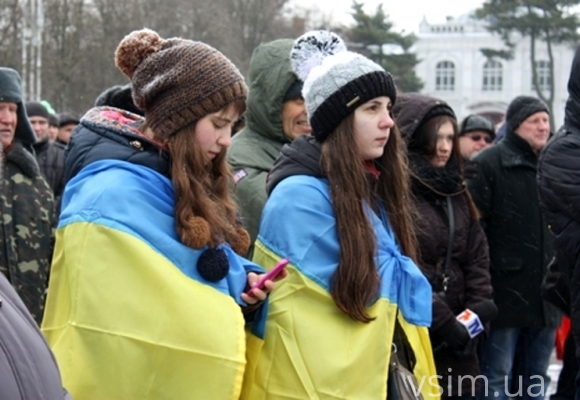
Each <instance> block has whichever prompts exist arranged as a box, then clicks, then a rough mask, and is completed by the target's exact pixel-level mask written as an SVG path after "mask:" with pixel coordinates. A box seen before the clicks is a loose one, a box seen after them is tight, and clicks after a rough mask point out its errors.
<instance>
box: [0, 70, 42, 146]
mask: <svg viewBox="0 0 580 400" xmlns="http://www.w3.org/2000/svg"><path fill="white" fill-rule="evenodd" d="M0 101H4V102H10V103H16V105H17V106H18V109H17V111H16V117H17V118H18V122H17V123H16V132H15V133H14V138H15V139H18V140H19V141H20V142H21V143H23V144H32V143H34V142H36V135H35V134H34V131H33V130H32V126H31V125H30V122H29V121H28V115H27V114H26V108H25V107H24V102H23V101H22V84H21V81H20V75H18V72H16V71H15V70H13V69H12V68H5V67H0Z"/></svg>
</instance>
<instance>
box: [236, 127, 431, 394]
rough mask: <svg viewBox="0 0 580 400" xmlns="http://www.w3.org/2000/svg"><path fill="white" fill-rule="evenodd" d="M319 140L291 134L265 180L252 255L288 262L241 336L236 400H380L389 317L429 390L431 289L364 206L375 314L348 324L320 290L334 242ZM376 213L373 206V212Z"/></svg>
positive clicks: (331, 266) (382, 220)
mask: <svg viewBox="0 0 580 400" xmlns="http://www.w3.org/2000/svg"><path fill="white" fill-rule="evenodd" d="M319 159H320V145H319V144H318V143H317V142H316V140H315V139H314V138H313V137H307V136H301V137H299V138H297V139H295V140H294V141H293V142H292V143H291V144H290V145H286V146H284V148H283V149H282V153H281V155H280V158H279V159H278V160H277V161H276V163H275V164H274V167H273V169H272V172H271V175H270V176H271V179H270V180H269V182H268V192H269V193H270V197H269V199H268V201H267V203H266V206H265V208H264V212H263V215H262V221H261V224H260V233H259V235H258V240H257V241H256V245H255V249H254V261H256V262H258V263H260V264H261V265H264V266H266V267H267V268H271V267H273V266H274V265H275V264H276V263H277V261H279V260H280V259H281V258H282V257H286V258H288V259H289V260H290V263H289V265H288V267H287V268H286V269H287V271H288V276H287V277H286V278H285V279H284V282H283V283H282V284H281V285H280V286H279V287H277V288H276V290H275V291H274V292H272V294H271V295H270V306H269V307H270V308H269V313H268V318H267V321H266V325H265V329H264V331H263V332H255V333H254V334H252V335H249V337H248V367H247V373H246V375H245V377H244V389H243V392H242V399H251V400H260V399H269V400H270V399H319V398H320V399H321V398H328V399H330V398H332V399H361V400H365V399H384V398H386V393H387V373H388V368H389V359H390V355H391V343H392V338H393V331H394V326H395V324H394V321H395V318H397V315H398V319H399V321H400V323H401V325H402V327H403V329H404V331H405V333H406V334H407V338H408V339H409V342H410V345H411V347H412V349H413V350H414V353H415V357H416V360H417V363H416V365H415V369H414V373H415V375H416V376H417V378H418V381H419V382H423V383H424V384H423V385H422V387H421V390H422V394H423V396H425V398H427V396H433V397H435V398H436V397H438V395H437V393H438V392H437V389H438V388H437V387H434V386H432V384H433V383H432V382H428V381H427V379H428V377H430V376H433V375H435V370H434V365H433V359H432V355H431V346H430V343H429V337H428V332H427V328H426V327H427V326H428V325H429V324H430V322H431V310H430V302H431V289H430V286H429V284H428V282H427V280H426V279H425V278H424V277H423V275H422V274H421V272H420V271H419V269H418V268H417V267H416V265H415V264H414V263H413V262H412V261H411V260H410V259H409V258H407V257H405V256H403V255H402V254H401V252H400V250H399V247H398V245H397V243H396V239H395V238H394V234H393V232H392V230H391V228H390V226H389V224H388V222H387V220H386V216H382V217H381V216H379V215H378V214H376V213H374V212H373V211H372V210H371V209H370V208H369V209H367V210H368V218H369V221H370V223H371V226H372V228H373V230H374V232H375V235H376V238H377V254H376V267H377V273H378V274H379V276H380V278H381V285H380V289H379V290H380V295H379V298H378V299H377V300H376V302H374V304H372V305H370V306H369V313H370V314H371V315H373V316H375V317H376V319H375V320H373V321H371V322H370V323H368V324H365V323H362V322H355V321H353V320H352V319H351V318H350V317H348V316H347V315H346V314H344V313H343V312H342V311H340V310H339V309H338V307H337V306H336V304H335V303H334V301H333V299H332V297H331V295H330V292H329V290H330V285H331V283H330V282H331V279H332V276H333V274H334V272H335V271H336V268H337V266H338V262H339V257H340V244H339V240H338V236H337V230H336V220H335V217H334V211H333V207H332V203H331V199H330V190H329V184H328V181H327V179H326V178H325V177H324V174H323V173H322V172H321V170H320V167H318V165H319ZM381 214H382V213H381Z"/></svg>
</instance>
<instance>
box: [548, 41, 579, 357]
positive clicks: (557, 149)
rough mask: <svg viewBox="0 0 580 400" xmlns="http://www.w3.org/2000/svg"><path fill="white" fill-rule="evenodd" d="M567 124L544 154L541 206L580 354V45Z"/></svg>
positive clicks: (573, 74)
mask: <svg viewBox="0 0 580 400" xmlns="http://www.w3.org/2000/svg"><path fill="white" fill-rule="evenodd" d="M568 93H569V97H568V101H567V102H566V110H565V119H564V126H563V127H562V128H561V129H560V130H559V131H558V132H557V133H556V135H554V137H552V138H551V139H550V141H549V142H548V143H547V144H546V146H545V147H544V148H543V149H542V151H541V153H540V159H539V164H538V189H539V193H540V205H541V206H542V209H543V210H544V212H545V215H546V221H547V222H548V223H549V224H550V230H551V231H552V233H553V234H554V237H555V247H556V262H557V265H558V270H559V271H560V272H562V273H564V274H565V275H566V277H567V278H569V279H570V288H571V289H572V290H571V293H570V295H571V298H570V304H571V308H572V310H571V318H572V333H573V334H574V339H575V342H576V349H577V350H576V351H577V356H580V47H579V48H577V49H576V55H575V57H574V61H573V62H572V69H571V72H570V79H569V81H568Z"/></svg>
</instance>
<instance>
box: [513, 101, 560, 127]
mask: <svg viewBox="0 0 580 400" xmlns="http://www.w3.org/2000/svg"><path fill="white" fill-rule="evenodd" d="M541 111H544V112H547V113H548V114H550V110H549V109H548V106H547V105H546V103H544V102H543V101H542V100H540V99H538V98H536V97H532V96H518V97H516V98H515V99H513V100H512V102H511V103H510V104H509V106H508V109H507V112H506V116H505V121H506V128H507V130H508V131H511V132H513V131H515V130H516V129H517V128H518V126H520V124H521V123H522V122H524V121H525V120H526V119H527V118H528V117H529V116H530V115H532V114H535V113H537V112H541Z"/></svg>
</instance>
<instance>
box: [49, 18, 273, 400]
mask: <svg viewBox="0 0 580 400" xmlns="http://www.w3.org/2000/svg"><path fill="white" fill-rule="evenodd" d="M115 61H116V64H117V66H118V67H119V69H120V70H121V71H122V72H123V73H125V74H126V75H127V76H128V77H129V78H130V79H131V84H132V93H133V99H134V101H135V104H136V106H137V107H139V108H140V109H142V110H143V111H144V114H145V117H144V118H143V117H141V116H140V115H136V114H132V113H130V112H128V111H124V110H121V109H117V108H111V107H97V108H93V109H91V110H90V111H89V112H88V113H87V114H86V115H85V116H84V117H83V119H82V121H81V123H80V125H79V127H77V129H76V130H75V132H74V133H73V135H72V138H71V141H70V143H69V146H68V155H67V159H66V166H65V169H66V177H67V180H68V183H67V185H66V189H65V192H64V197H63V204H62V213H61V216H60V221H59V226H58V231H57V235H56V250H55V256H54V263H53V266H52V274H51V278H50V285H49V291H48V301H47V309H46V314H45V318H44V321H43V325H42V329H43V331H44V333H45V335H46V337H47V339H48V341H49V343H50V345H51V346H52V348H53V350H54V353H55V355H56V358H57V360H58V363H59V365H60V367H61V369H62V375H63V380H64V382H65V385H66V387H67V388H68V389H69V390H70V392H71V394H72V395H73V397H74V398H79V399H81V398H85V399H145V398H149V399H153V398H165V399H192V398H196V399H237V398H238V397H239V394H240V390H241V381H242V376H243V373H244V367H245V363H246V362H245V335H244V326H245V322H246V321H245V319H244V314H246V317H251V316H252V317H256V318H257V319H256V321H259V318H258V317H259V315H257V313H259V310H258V309H257V308H256V306H257V305H258V303H259V300H264V299H265V296H266V292H268V291H269V290H271V289H272V287H273V286H272V285H273V283H272V281H269V282H267V284H266V288H265V289H264V290H257V291H256V292H255V294H254V296H249V295H248V294H246V293H244V291H245V290H246V287H247V286H248V285H251V284H253V283H254V282H255V281H256V280H257V279H258V278H259V276H260V275H259V274H260V272H261V271H262V270H261V268H260V267H259V266H257V265H256V264H253V263H251V262H250V261H248V260H246V259H244V258H243V257H242V256H241V255H243V254H246V252H247V249H248V246H249V236H248V234H247V232H245V231H244V229H242V228H241V227H240V226H239V224H238V221H237V212H236V207H235V205H234V203H233V202H232V200H231V199H230V197H229V194H228V183H229V182H230V179H231V173H230V170H229V168H228V167H227V164H226V161H225V154H226V149H227V147H228V146H229V144H230V141H231V131H232V126H233V125H234V123H235V122H236V121H237V120H238V118H239V116H240V115H241V114H242V113H243V111H244V109H245V100H246V95H247V89H246V85H245V83H244V80H243V77H242V75H241V74H240V72H239V71H238V70H237V68H236V67H235V66H234V65H233V64H232V63H231V62H230V61H229V60H228V59H227V58H226V57H225V56H224V55H223V54H221V53H220V52H219V51H217V50H216V49H214V48H212V47H210V46H208V45H206V44H204V43H201V42H194V41H191V40H185V39H179V38H173V39H167V40H165V39H162V38H160V37H159V35H158V34H157V33H155V32H153V31H151V30H148V29H143V30H140V31H135V32H132V33H131V34H129V35H127V36H126V37H125V38H124V39H123V40H122V41H121V43H120V44H119V46H118V48H117V51H116V57H115Z"/></svg>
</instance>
